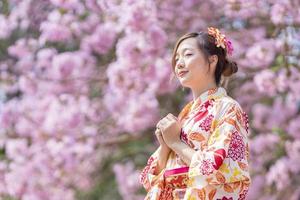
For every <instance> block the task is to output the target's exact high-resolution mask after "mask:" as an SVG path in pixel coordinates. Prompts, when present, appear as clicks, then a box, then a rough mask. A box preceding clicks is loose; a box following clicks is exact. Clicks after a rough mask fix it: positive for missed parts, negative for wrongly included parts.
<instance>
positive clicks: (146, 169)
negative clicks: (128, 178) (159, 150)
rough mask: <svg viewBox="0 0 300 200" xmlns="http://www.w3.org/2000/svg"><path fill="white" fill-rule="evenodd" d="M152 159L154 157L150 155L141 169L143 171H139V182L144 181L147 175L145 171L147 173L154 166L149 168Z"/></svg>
mask: <svg viewBox="0 0 300 200" xmlns="http://www.w3.org/2000/svg"><path fill="white" fill-rule="evenodd" d="M153 161H154V158H153V157H152V156H151V157H150V158H149V159H148V162H147V165H146V167H145V168H144V169H143V171H142V172H141V175H140V182H141V183H144V182H145V179H146V176H147V173H149V171H150V170H152V169H154V167H152V168H150V166H151V164H152V162H153Z"/></svg>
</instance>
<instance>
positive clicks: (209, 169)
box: [200, 159, 214, 175]
mask: <svg viewBox="0 0 300 200" xmlns="http://www.w3.org/2000/svg"><path fill="white" fill-rule="evenodd" d="M200 171H201V173H202V174H203V175H209V174H212V173H213V171H214V167H213V163H212V161H211V160H209V159H207V160H203V161H202V163H201V165H200Z"/></svg>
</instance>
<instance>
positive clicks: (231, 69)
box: [222, 59, 238, 76]
mask: <svg viewBox="0 0 300 200" xmlns="http://www.w3.org/2000/svg"><path fill="white" fill-rule="evenodd" d="M237 71H238V66H237V64H236V62H234V61H229V60H227V59H226V60H225V66H224V69H223V72H222V74H223V75H224V76H231V75H232V74H234V73H236V72H237Z"/></svg>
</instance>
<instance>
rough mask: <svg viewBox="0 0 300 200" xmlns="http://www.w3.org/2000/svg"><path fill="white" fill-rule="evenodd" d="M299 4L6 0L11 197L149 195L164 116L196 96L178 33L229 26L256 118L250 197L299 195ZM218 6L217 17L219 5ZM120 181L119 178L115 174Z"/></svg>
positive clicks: (3, 192)
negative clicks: (178, 50)
mask: <svg viewBox="0 0 300 200" xmlns="http://www.w3.org/2000/svg"><path fill="white" fill-rule="evenodd" d="M299 8H300V3H299V2H298V1H297V0H285V1H282V0H281V1H279V0H272V1H271V0H263V1H258V0H251V1H244V0H236V1H229V0H226V1H221V0H215V1H199V0H198V1H196V0H185V1H179V0H158V1H147V0H139V1H135V0H110V1H106V0H86V1H79V0H70V1H64V0H50V1H38V0H18V1H17V0H11V1H8V0H3V1H2V2H1V3H0V10H1V12H0V30H1V31H0V50H1V53H0V84H1V89H0V124H1V126H0V127H1V128H0V158H1V159H0V185H1V187H0V197H1V199H16V200H17V199H22V200H35V199H36V200H39V199H45V200H47V199H49V200H52V199H54V200H55V199H66V200H68V199H70V200H73V199H93V198H100V197H101V198H103V199H116V198H123V199H128V200H129V199H130V200H132V199H143V195H144V194H145V191H143V189H142V188H141V187H142V186H141V185H140V183H139V182H138V175H139V173H140V170H141V169H142V167H143V166H144V165H145V163H146V159H147V158H148V156H149V155H150V154H151V153H152V152H153V151H154V150H155V148H157V145H158V144H157V143H156V141H155V137H154V136H153V132H154V127H155V125H156V122H157V121H158V120H159V119H160V118H161V117H163V116H164V115H165V114H167V113H169V112H172V113H174V114H178V112H179V111H180V109H181V108H182V107H183V106H184V104H185V103H186V102H187V101H188V100H189V99H190V98H191V96H190V94H189V91H182V90H181V89H180V86H179V83H178V81H176V80H173V81H172V80H171V79H170V78H171V74H172V69H171V54H172V50H173V47H174V44H175V41H176V39H177V38H178V37H179V36H180V35H182V34H184V33H186V32H188V31H201V30H206V28H207V27H208V26H214V27H218V28H219V29H220V30H221V31H222V32H224V33H225V34H226V35H227V37H229V39H230V40H231V41H232V44H233V47H234V52H233V55H232V56H231V58H230V59H233V60H235V61H237V63H238V66H239V72H238V73H237V75H236V76H235V77H233V78H232V79H231V80H230V81H229V84H228V87H227V88H228V91H229V94H230V95H231V96H233V97H235V98H236V99H237V100H238V101H239V102H240V103H241V104H242V107H243V108H244V109H245V111H246V112H247V113H248V114H249V116H250V127H251V136H250V137H251V138H250V150H251V152H250V153H251V155H250V158H251V175H252V176H251V177H252V185H251V188H250V191H249V199H262V200H263V199H278V198H279V199H298V198H299V197H300V190H299V180H300V174H299V172H300V167H299V165H298V164H297V163H298V162H297V161H299V159H300V134H299V133H300V126H299V124H300V117H299V111H300V107H299V105H300V95H299V94H300V93H299V91H300V73H299V69H300V68H299V67H300V66H299V62H298V60H299V55H300V54H299V51H300V9H299ZM212 11H213V12H212ZM112 177H114V179H112Z"/></svg>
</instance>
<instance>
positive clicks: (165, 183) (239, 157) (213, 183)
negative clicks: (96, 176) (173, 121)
mask: <svg viewBox="0 0 300 200" xmlns="http://www.w3.org/2000/svg"><path fill="white" fill-rule="evenodd" d="M178 119H179V120H180V121H181V124H182V128H181V133H180V140H181V141H182V142H184V143H186V144H187V145H189V146H190V147H191V148H193V149H194V150H195V153H194V154H193V156H192V159H191V162H190V165H187V164H186V163H185V162H184V161H183V160H182V159H181V158H180V157H179V156H178V155H177V154H176V153H175V152H174V151H171V153H170V154H169V156H168V160H167V164H166V167H165V168H164V169H163V170H162V171H161V172H160V173H159V174H155V173H154V172H155V168H156V167H157V161H158V159H159V158H158V155H159V151H160V147H159V148H158V149H157V150H156V151H155V152H154V153H153V154H152V155H151V156H150V157H149V159H148V161H147V164H146V166H145V167H144V168H143V170H142V172H141V173H140V176H139V178H140V182H141V184H142V185H143V187H144V188H145V189H146V191H147V195H146V197H145V200H158V199H161V200H179V199H180V200H188V199H189V200H197V199H201V200H202V199H203V200H205V199H208V200H212V199H215V200H236V199H238V200H242V199H245V198H246V195H247V192H248V189H249V186H250V183H251V178H250V174H249V167H248V162H249V144H248V135H249V124H248V116H247V114H246V113H245V112H244V111H243V110H242V108H241V106H240V105H239V103H238V102H237V101H236V100H234V99H233V98H231V97H230V96H228V95H227V93H226V90H225V89H224V88H223V87H216V88H212V89H209V90H207V91H205V92H203V93H202V94H201V95H200V96H199V97H197V98H196V99H195V100H192V101H190V102H189V103H188V104H187V105H185V106H184V108H183V109H182V111H181V112H180V114H179V116H178Z"/></svg>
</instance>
